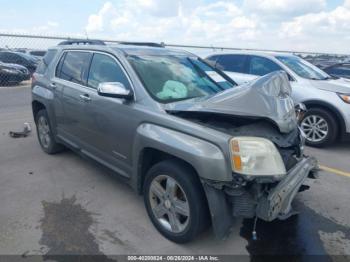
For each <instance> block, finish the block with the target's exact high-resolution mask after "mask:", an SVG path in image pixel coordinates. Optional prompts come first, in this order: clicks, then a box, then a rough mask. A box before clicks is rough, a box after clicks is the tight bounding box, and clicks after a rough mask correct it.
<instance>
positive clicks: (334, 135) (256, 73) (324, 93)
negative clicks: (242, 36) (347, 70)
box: [207, 51, 350, 147]
mask: <svg viewBox="0 0 350 262" xmlns="http://www.w3.org/2000/svg"><path fill="white" fill-rule="evenodd" d="M207 59H208V60H210V61H211V62H212V63H215V67H217V68H219V69H221V70H223V71H225V73H226V74H227V75H229V76H230V77H231V78H232V79H233V80H234V81H236V82H237V83H238V84H244V83H247V82H249V81H252V80H254V79H256V78H258V77H260V76H263V75H265V74H269V73H271V72H274V71H277V70H283V71H285V72H286V73H287V74H288V77H289V81H290V83H291V86H292V89H293V92H292V97H293V99H294V102H295V103H303V104H305V105H306V107H307V109H308V111H307V113H306V114H305V117H304V118H303V119H302V121H301V128H302V129H303V131H304V133H305V136H306V143H307V144H308V145H310V146H317V147H322V146H327V145H331V144H332V143H333V142H334V141H335V140H336V139H343V140H350V80H348V79H344V78H339V77H333V76H330V75H328V74H327V73H325V72H323V71H322V70H321V69H319V68H317V67H316V66H314V65H312V64H310V63H309V62H307V61H305V60H303V59H302V58H300V57H298V56H295V55H292V54H285V53H272V52H245V51H242V52H220V53H216V54H211V55H210V56H208V58H207Z"/></svg>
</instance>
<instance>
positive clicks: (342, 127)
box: [303, 100, 346, 138]
mask: <svg viewBox="0 0 350 262" xmlns="http://www.w3.org/2000/svg"><path fill="white" fill-rule="evenodd" d="M303 103H304V104H305V106H306V108H307V109H310V108H322V109H325V110H327V111H329V112H330V113H331V114H332V115H333V116H334V117H335V118H336V122H337V123H338V125H339V130H338V134H337V137H338V138H339V137H340V136H342V135H343V134H345V133H346V124H345V120H344V117H343V116H342V114H341V113H340V112H339V110H338V109H337V108H336V107H335V106H333V105H331V104H329V103H327V102H324V101H320V100H308V101H304V102H303Z"/></svg>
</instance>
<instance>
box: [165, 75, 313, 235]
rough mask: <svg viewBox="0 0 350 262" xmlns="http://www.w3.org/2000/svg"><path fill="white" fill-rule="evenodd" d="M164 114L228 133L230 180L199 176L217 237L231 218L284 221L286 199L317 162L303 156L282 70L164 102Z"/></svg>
mask: <svg viewBox="0 0 350 262" xmlns="http://www.w3.org/2000/svg"><path fill="white" fill-rule="evenodd" d="M166 109H167V111H168V112H169V113H172V114H175V115H177V116H179V117H182V118H185V119H188V120H190V121H192V122H195V123H198V124H200V125H202V126H205V127H208V128H210V129H215V130H218V131H220V132H222V133H225V134H228V135H229V137H231V139H230V141H228V147H229V152H230V155H229V156H228V158H229V162H230V166H231V168H232V181H230V182H227V181H226V182H223V181H217V180H215V175H213V179H212V180H209V179H202V180H201V181H202V184H203V187H204V190H205V193H206V196H207V200H208V204H209V209H210V213H211V218H212V224H213V228H214V231H215V233H216V235H217V236H218V237H220V238H222V237H224V236H225V235H227V234H228V232H229V229H230V227H231V225H232V222H233V219H234V217H243V218H254V217H257V218H260V219H263V220H265V221H272V220H274V219H286V218H288V217H289V216H290V215H292V214H293V212H292V207H291V204H292V201H293V199H294V198H295V196H296V194H297V193H298V192H299V191H301V190H303V187H302V186H303V183H304V182H305V180H306V179H307V177H308V176H311V175H315V173H316V170H317V161H316V160H315V159H314V158H312V157H308V156H305V155H304V152H303V151H304V142H305V139H304V137H303V135H302V133H301V131H300V129H299V127H298V121H297V117H296V114H295V107H294V103H293V100H292V99H291V87H290V84H289V81H288V77H287V75H286V74H285V73H283V72H275V73H271V74H269V75H266V76H263V77H261V78H259V79H257V80H256V81H254V82H253V83H250V84H248V85H244V86H241V87H238V88H236V89H235V88H232V89H231V90H227V91H225V92H222V93H219V94H217V95H216V96H214V97H211V98H209V99H204V100H202V101H187V102H182V103H174V104H171V105H168V106H167V108H166Z"/></svg>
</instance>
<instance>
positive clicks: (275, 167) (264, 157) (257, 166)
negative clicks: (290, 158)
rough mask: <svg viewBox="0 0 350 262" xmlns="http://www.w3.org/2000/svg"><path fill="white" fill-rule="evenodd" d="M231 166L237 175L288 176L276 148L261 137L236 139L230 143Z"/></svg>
mask: <svg viewBox="0 0 350 262" xmlns="http://www.w3.org/2000/svg"><path fill="white" fill-rule="evenodd" d="M230 151H231V164H232V170H233V171H234V172H235V173H238V174H241V175H246V176H247V177H254V176H274V177H276V176H277V177H281V176H284V175H286V173H287V171H286V167H285V165H284V163H283V160H282V157H281V154H280V153H279V151H278V150H277V148H276V146H275V145H274V144H273V143H272V142H271V141H270V140H268V139H265V138H260V137H235V138H232V139H231V141H230Z"/></svg>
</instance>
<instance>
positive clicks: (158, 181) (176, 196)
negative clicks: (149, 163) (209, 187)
mask: <svg viewBox="0 0 350 262" xmlns="http://www.w3.org/2000/svg"><path fill="white" fill-rule="evenodd" d="M144 201H145V206H146V209H147V213H148V215H149V217H150V219H151V221H152V223H153V225H154V226H155V227H156V228H157V230H158V231H159V232H160V233H161V234H162V235H163V236H165V237H166V238H168V239H169V240H171V241H174V242H176V243H186V242H189V241H191V240H192V239H194V238H195V237H196V236H197V235H198V234H199V233H200V232H201V231H203V230H204V229H205V228H206V227H207V226H208V224H209V216H208V207H207V202H206V197H205V194H204V191H203V189H202V187H201V184H200V181H199V179H198V178H197V177H196V174H195V173H194V172H193V171H192V170H191V169H190V168H188V167H187V166H186V165H184V164H183V163H181V162H179V161H173V160H166V161H163V162H160V163H158V164H156V165H155V166H153V167H152V168H151V169H150V170H149V172H148V173H147V175H146V179H145V184H144Z"/></svg>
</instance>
